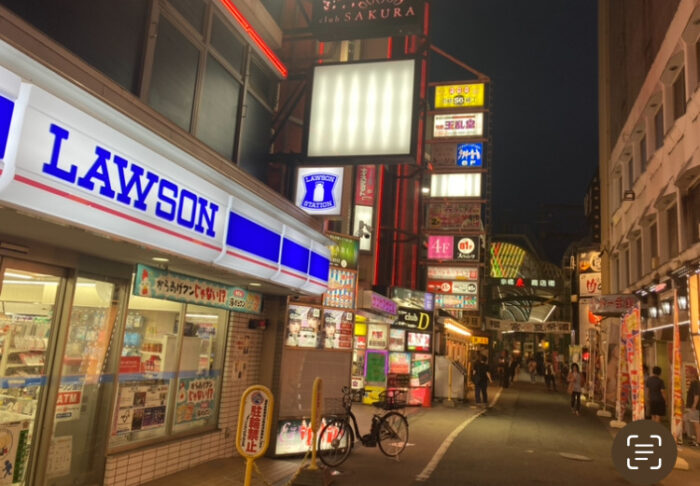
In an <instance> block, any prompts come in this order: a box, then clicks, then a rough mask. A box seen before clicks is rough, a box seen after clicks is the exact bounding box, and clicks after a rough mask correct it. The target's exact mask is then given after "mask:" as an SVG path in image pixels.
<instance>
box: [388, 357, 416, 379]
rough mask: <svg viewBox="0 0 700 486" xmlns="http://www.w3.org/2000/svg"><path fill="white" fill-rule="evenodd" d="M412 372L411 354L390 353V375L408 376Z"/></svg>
mask: <svg viewBox="0 0 700 486" xmlns="http://www.w3.org/2000/svg"><path fill="white" fill-rule="evenodd" d="M410 372H411V353H389V373H396V374H399V375H407V374H409V373H410Z"/></svg>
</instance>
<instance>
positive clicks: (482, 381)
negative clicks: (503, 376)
mask: <svg viewBox="0 0 700 486" xmlns="http://www.w3.org/2000/svg"><path fill="white" fill-rule="evenodd" d="M472 383H474V397H475V400H476V403H477V405H479V404H481V403H483V404H484V406H487V405H488V403H489V397H488V392H487V389H488V384H489V383H491V373H489V365H488V364H487V363H486V356H483V355H482V356H481V357H480V358H479V359H477V360H476V363H474V368H473V369H472Z"/></svg>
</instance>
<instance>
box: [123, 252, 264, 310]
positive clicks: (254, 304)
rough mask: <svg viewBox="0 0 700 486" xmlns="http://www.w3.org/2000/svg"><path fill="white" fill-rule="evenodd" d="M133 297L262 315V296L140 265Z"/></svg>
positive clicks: (137, 268) (238, 288)
mask: <svg viewBox="0 0 700 486" xmlns="http://www.w3.org/2000/svg"><path fill="white" fill-rule="evenodd" d="M133 294H134V295H138V296H140V297H151V298H153V299H165V300H172V301H175V302H184V303H186V304H197V305H208V306H210V307H219V308H221V309H226V310H231V311H236V312H247V313H249V314H260V311H261V310H262V294H258V293H255V292H250V291H248V290H245V289H242V288H240V287H231V286H229V285H224V284H220V283H217V282H212V281H211V280H204V279H200V278H194V277H188V276H187V275H182V274H179V273H173V272H167V271H165V270H161V269H159V268H154V267H149V266H147V265H141V264H139V265H138V266H137V267H136V278H135V279H134V289H133Z"/></svg>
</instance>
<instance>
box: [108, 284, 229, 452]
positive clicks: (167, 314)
mask: <svg viewBox="0 0 700 486" xmlns="http://www.w3.org/2000/svg"><path fill="white" fill-rule="evenodd" d="M227 315H228V313H227V311H225V310H223V309H217V308H212V307H205V306H198V305H192V304H183V303H179V302H171V301H168V300H163V299H155V298H148V297H141V296H135V295H132V296H131V297H130V300H129V306H128V312H127V317H126V329H125V332H124V342H123V346H122V351H121V358H120V366H119V385H118V389H117V396H116V399H115V407H114V413H113V422H112V432H111V439H110V446H111V448H112V449H113V450H114V449H116V448H127V447H129V446H131V445H134V444H142V443H144V442H145V441H158V440H161V439H163V438H166V437H170V436H172V435H176V434H180V433H184V432H189V431H193V430H196V431H199V430H206V429H213V428H214V427H215V426H216V421H217V417H218V403H219V394H220V388H221V379H222V369H223V361H224V353H225V348H224V346H225V336H226V332H227V322H228V319H227Z"/></svg>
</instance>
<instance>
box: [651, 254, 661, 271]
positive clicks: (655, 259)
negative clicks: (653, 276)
mask: <svg viewBox="0 0 700 486" xmlns="http://www.w3.org/2000/svg"><path fill="white" fill-rule="evenodd" d="M658 266H659V257H657V256H655V257H651V268H657V267H658Z"/></svg>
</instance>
